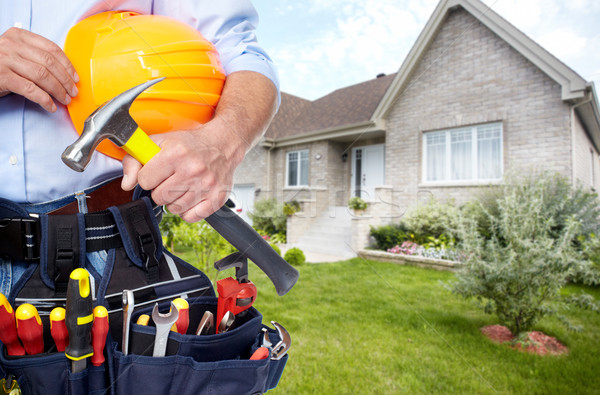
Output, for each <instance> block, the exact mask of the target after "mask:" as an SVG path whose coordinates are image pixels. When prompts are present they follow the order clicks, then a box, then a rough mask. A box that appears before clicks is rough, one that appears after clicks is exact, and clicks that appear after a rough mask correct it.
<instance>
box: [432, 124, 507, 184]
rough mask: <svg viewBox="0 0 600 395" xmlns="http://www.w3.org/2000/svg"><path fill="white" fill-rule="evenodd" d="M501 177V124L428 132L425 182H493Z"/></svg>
mask: <svg viewBox="0 0 600 395" xmlns="http://www.w3.org/2000/svg"><path fill="white" fill-rule="evenodd" d="M500 178H502V124H501V123H493V124H486V125H477V126H471V127H464V128H457V129H450V130H442V131H438V132H427V133H425V134H424V135H423V181H424V182H461V181H492V180H499V179H500Z"/></svg>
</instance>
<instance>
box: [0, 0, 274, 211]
mask: <svg viewBox="0 0 600 395" xmlns="http://www.w3.org/2000/svg"><path fill="white" fill-rule="evenodd" d="M109 10H128V11H135V12H138V13H141V14H158V15H166V16H170V17H174V18H176V19H178V20H181V21H183V22H185V23H187V24H188V25H190V26H192V27H194V28H195V29H197V30H198V31H200V32H201V33H202V34H203V35H204V37H206V38H207V39H208V40H209V41H211V42H212V43H213V44H215V46H216V48H217V50H218V51H219V54H220V56H221V63H222V64H223V67H224V69H225V72H226V73H227V74H230V73H232V72H235V71H240V70H250V71H256V72H259V73H261V74H263V75H265V76H266V77H268V78H269V79H270V80H271V81H273V82H274V83H275V85H276V86H277V88H279V82H278V77H277V71H276V69H275V68H274V66H273V64H272V62H271V60H270V58H269V57H268V55H267V54H266V53H265V51H264V50H263V49H262V48H261V47H259V46H258V44H257V42H256V37H255V35H254V28H255V26H256V24H257V23H258V16H257V14H256V10H255V9H254V7H253V6H252V4H251V2H250V0H218V1H216V0H75V1H74V0H52V1H50V0H27V1H0V34H1V33H4V32H5V31H6V30H7V29H9V28H11V27H13V26H15V27H19V28H22V29H27V30H30V31H31V32H34V33H37V34H39V35H41V36H44V37H46V38H48V39H50V40H52V41H53V42H55V43H56V44H58V45H59V46H61V47H62V46H63V44H64V41H65V38H66V35H67V32H68V31H69V29H70V28H71V27H72V26H73V25H74V24H75V23H77V22H78V21H79V20H81V19H83V18H86V17H88V16H90V15H93V14H97V13H99V12H103V11H109ZM55 103H56V105H57V108H58V110H57V111H56V112H55V113H48V112H46V111H45V110H43V109H42V108H41V107H40V106H39V105H37V104H36V103H33V102H30V101H28V100H26V99H24V98H23V97H21V96H18V95H16V94H10V95H7V96H4V97H1V98H0V198H5V199H10V200H12V201H15V202H19V203H39V202H47V201H51V200H54V199H58V198H60V197H63V196H66V195H70V194H73V193H74V192H77V191H81V190H83V189H86V188H88V187H90V186H92V185H96V184H98V183H100V182H102V181H104V180H107V179H110V178H113V177H116V176H118V175H120V174H121V173H122V166H121V163H120V161H117V160H114V159H111V158H109V157H107V156H105V155H99V154H96V155H94V156H93V159H92V161H91V163H90V165H89V166H88V168H87V169H86V170H85V172H83V173H77V172H74V171H73V170H71V169H69V168H68V167H67V166H66V165H64V164H63V163H62V161H61V159H60V156H61V153H62V152H63V150H64V149H65V148H66V147H67V146H68V145H69V144H71V143H73V142H74V141H75V139H76V138H77V133H76V131H75V129H74V127H73V125H72V123H71V120H70V118H69V115H68V112H67V109H66V107H65V106H63V105H62V104H60V103H58V102H56V101H55Z"/></svg>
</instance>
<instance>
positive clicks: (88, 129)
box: [61, 77, 299, 296]
mask: <svg viewBox="0 0 600 395" xmlns="http://www.w3.org/2000/svg"><path fill="white" fill-rule="evenodd" d="M163 79H164V77H163V78H157V79H154V80H150V81H147V82H144V83H143V84H140V85H138V86H134V87H133V88H131V89H128V90H126V91H125V92H123V93H121V94H119V95H117V96H115V97H114V98H113V99H111V100H109V101H108V102H106V103H105V104H104V105H102V106H100V107H99V108H98V109H97V110H96V111H94V112H93V113H92V114H91V115H90V116H89V117H88V118H87V119H86V120H85V123H84V126H83V132H82V133H81V136H79V138H78V139H77V141H75V142H74V143H73V144H71V145H70V146H68V147H67V149H65V151H64V152H63V154H62V156H61V158H62V160H63V162H64V163H65V164H66V165H67V166H69V167H70V168H71V169H73V170H75V171H79V172H82V171H84V170H85V168H86V167H87V165H88V163H89V162H90V159H91V157H92V154H93V153H94V150H95V149H96V147H97V146H98V144H100V142H101V141H103V140H105V139H107V138H108V139H110V140H111V141H112V142H113V143H115V144H117V145H118V146H120V147H121V148H123V149H124V150H125V151H126V152H127V153H128V154H130V155H131V156H133V157H134V158H135V159H136V160H138V161H139V162H140V163H141V164H142V165H145V164H146V163H147V162H148V161H149V160H150V159H152V157H153V156H154V155H156V154H157V153H158V152H159V151H160V147H159V146H158V145H156V143H154V141H152V140H151V139H150V137H148V135H147V134H146V133H144V131H143V130H142V129H140V128H139V127H138V125H137V123H136V122H135V121H134V120H133V118H132V117H131V115H130V114H129V108H130V107H131V104H132V103H133V101H134V100H135V99H136V98H137V97H138V96H139V95H140V93H142V92H143V91H144V90H145V89H147V88H149V87H150V86H152V85H154V84H156V83H158V82H160V81H162V80H163ZM205 220H206V222H208V224H209V225H210V226H212V227H213V228H214V229H215V230H216V231H217V232H219V234H220V235H221V236H223V238H224V239H225V240H227V241H228V242H229V243H231V245H233V246H234V247H235V248H237V249H238V250H239V251H240V252H241V253H242V254H243V255H245V256H246V257H248V258H249V259H250V260H251V261H252V262H254V263H255V264H256V265H257V266H258V267H259V268H260V269H261V270H262V271H263V272H265V274H266V275H267V276H268V277H269V279H270V280H271V281H272V282H273V285H275V289H276V291H277V294H278V295H280V296H281V295H285V294H286V293H287V292H288V291H289V290H290V289H291V288H292V287H293V286H294V284H296V281H298V277H299V274H298V271H297V270H296V269H295V268H294V267H292V266H291V265H290V264H289V263H287V262H286V261H285V260H283V258H281V256H279V254H277V253H276V252H275V250H273V248H271V246H270V245H269V244H268V243H267V242H266V241H265V240H264V239H263V238H262V237H260V235H259V234H258V233H257V232H256V231H255V230H254V229H253V228H252V227H251V226H250V225H249V224H247V223H246V221H244V220H243V219H242V218H241V217H240V216H239V215H237V214H236V213H234V212H233V211H232V210H231V209H230V208H229V207H227V206H225V205H224V206H223V207H221V208H220V209H219V210H217V211H216V212H215V213H213V214H212V215H210V216H208V217H206V218H205Z"/></svg>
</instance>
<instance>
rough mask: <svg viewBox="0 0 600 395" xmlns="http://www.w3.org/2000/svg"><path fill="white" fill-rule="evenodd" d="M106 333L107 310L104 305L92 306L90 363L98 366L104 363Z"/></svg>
mask: <svg viewBox="0 0 600 395" xmlns="http://www.w3.org/2000/svg"><path fill="white" fill-rule="evenodd" d="M107 334H108V311H107V310H106V307H104V306H96V307H94V323H93V324H92V347H93V349H94V355H92V358H91V361H92V365H94V366H100V365H102V364H103V363H104V346H105V344H106V335H107Z"/></svg>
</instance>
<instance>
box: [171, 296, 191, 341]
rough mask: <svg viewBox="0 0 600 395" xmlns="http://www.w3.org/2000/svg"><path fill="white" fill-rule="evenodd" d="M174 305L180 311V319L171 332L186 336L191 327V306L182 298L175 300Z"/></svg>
mask: <svg viewBox="0 0 600 395" xmlns="http://www.w3.org/2000/svg"><path fill="white" fill-rule="evenodd" d="M173 304H174V305H175V307H177V310H178V311H179V317H178V318H177V321H175V323H174V324H173V326H172V327H171V330H172V331H173V332H177V333H180V334H182V335H185V334H186V333H187V330H188V326H189V325H190V305H189V303H188V302H187V300H185V299H182V298H177V299H175V300H174V301H173Z"/></svg>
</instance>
